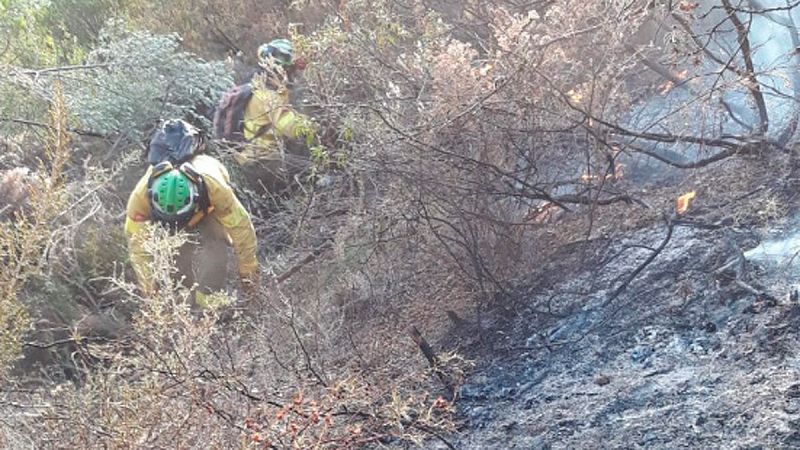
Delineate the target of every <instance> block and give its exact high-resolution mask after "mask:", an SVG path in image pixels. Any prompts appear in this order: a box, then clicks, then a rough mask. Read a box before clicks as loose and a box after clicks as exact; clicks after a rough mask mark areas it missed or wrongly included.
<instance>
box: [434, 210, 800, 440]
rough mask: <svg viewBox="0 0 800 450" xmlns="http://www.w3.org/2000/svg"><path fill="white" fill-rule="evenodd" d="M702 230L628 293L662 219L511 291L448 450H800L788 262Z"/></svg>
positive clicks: (669, 248)
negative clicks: (776, 261) (451, 449)
mask: <svg viewBox="0 0 800 450" xmlns="http://www.w3.org/2000/svg"><path fill="white" fill-rule="evenodd" d="M696 225H697V224H694V225H685V224H680V223H675V224H674V227H673V229H672V235H671V237H670V238H669V240H668V242H667V243H666V244H665V245H664V247H663V250H662V251H660V252H659V253H658V254H657V256H656V257H655V259H653V260H652V262H651V263H650V264H648V265H647V266H646V267H644V268H643V269H642V270H641V272H640V273H638V275H637V276H636V277H635V278H633V280H632V281H631V282H630V284H628V285H627V288H626V289H624V290H620V286H622V285H624V284H625V283H626V282H627V280H629V279H630V278H631V275H632V273H633V272H634V271H635V270H637V268H641V267H642V265H643V263H644V262H645V261H646V259H647V258H648V256H650V255H651V254H652V253H653V252H654V251H657V250H658V249H659V246H660V245H662V243H664V241H665V238H666V235H667V229H668V226H667V225H666V224H661V225H656V226H652V227H649V228H646V229H642V230H639V231H636V232H629V233H627V235H626V237H624V238H613V239H612V238H601V239H594V240H589V241H585V242H578V243H575V244H571V245H569V246H567V247H565V248H564V249H563V250H562V251H561V252H560V254H559V255H556V257H554V258H552V259H550V261H551V262H550V263H549V265H547V266H546V267H542V268H540V270H539V271H538V272H537V274H536V275H535V276H534V277H532V278H531V280H530V281H529V282H527V283H525V287H522V288H520V289H519V290H518V291H517V292H514V293H511V294H510V299H513V301H512V300H510V299H509V300H508V301H507V302H505V304H506V305H507V308H506V309H504V310H503V311H495V313H494V316H493V319H492V320H491V325H488V327H487V328H488V329H487V331H486V333H485V335H484V336H485V338H484V340H483V343H478V342H477V341H475V342H470V341H469V339H470V338H469V337H464V339H465V341H462V342H466V344H465V347H466V348H470V347H472V348H474V349H477V350H475V352H476V353H475V354H474V355H473V357H474V359H475V360H476V361H477V362H478V365H477V367H476V369H475V370H474V371H473V372H472V374H471V375H470V377H469V379H468V380H467V383H466V384H465V385H464V386H463V387H462V388H461V390H460V399H459V401H458V402H457V407H458V410H459V413H460V415H461V418H462V420H463V425H462V428H461V430H460V432H459V433H458V434H456V435H454V436H450V437H449V438H448V439H449V441H450V442H451V445H452V446H453V447H455V448H460V449H462V448H463V449H491V448H498V449H501V448H502V449H505V448H520V449H539V448H640V447H642V448H645V447H646V448H685V447H691V448H751V449H755V448H792V447H800V376H799V375H800V346H798V328H799V327H800V304H798V302H797V300H796V298H794V297H791V295H790V294H791V292H792V290H793V286H792V282H793V279H794V275H793V274H792V271H791V270H787V269H788V268H789V267H790V266H791V265H792V264H794V262H793V261H792V260H791V255H789V256H790V259H789V260H786V261H788V262H784V263H782V264H783V266H781V267H776V266H774V265H771V264H770V261H771V259H772V256H769V255H767V256H766V257H764V254H765V252H759V251H751V252H748V253H747V256H748V257H751V258H750V260H745V258H744V254H743V252H744V251H746V250H748V249H752V247H754V246H755V245H756V244H757V243H758V241H759V240H761V239H758V238H755V237H754V236H753V235H752V234H751V233H749V232H746V231H744V230H740V231H737V230H736V229H735V228H730V227H728V228H727V230H726V231H723V230H722V229H716V230H715V229H704V228H699V227H697V226H696ZM787 228H789V229H791V228H793V227H792V226H790V225H787ZM779 239H780V237H779ZM791 248H793V247H792V246H791V245H789V246H787V249H791ZM787 251H790V250H787ZM795 251H796V250H795ZM797 259H798V261H797V262H798V263H800V255H799V256H798V257H797ZM615 294H617V295H615ZM462 334H463V335H464V336H470V335H473V334H474V333H471V332H470V330H466V331H464V330H462ZM430 446H431V447H432V448H447V447H446V446H444V445H443V444H441V443H435V442H433V443H431V444H430Z"/></svg>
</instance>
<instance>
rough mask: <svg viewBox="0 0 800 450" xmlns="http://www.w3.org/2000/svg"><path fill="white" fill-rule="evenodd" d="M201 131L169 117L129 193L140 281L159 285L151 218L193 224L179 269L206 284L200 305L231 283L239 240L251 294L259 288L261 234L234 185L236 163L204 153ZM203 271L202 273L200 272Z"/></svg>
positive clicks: (198, 296)
mask: <svg viewBox="0 0 800 450" xmlns="http://www.w3.org/2000/svg"><path fill="white" fill-rule="evenodd" d="M203 145H204V142H203V139H202V135H201V134H200V132H199V131H198V130H197V129H196V128H194V127H193V126H191V125H189V124H188V123H186V122H184V121H182V120H169V121H166V122H165V123H164V124H162V126H161V127H160V129H159V130H158V131H157V132H156V133H155V134H154V135H153V138H152V140H151V142H150V149H149V155H148V161H149V162H150V164H151V166H150V167H149V168H148V169H147V171H146V172H145V174H144V175H143V176H142V178H141V179H140V180H139V182H138V183H137V184H136V187H135V188H134V189H133V192H131V194H130V197H129V198H128V205H127V215H126V218H125V233H126V234H127V236H128V241H129V252H130V258H131V263H132V264H133V267H134V270H135V272H136V276H137V278H138V281H139V285H140V287H141V289H142V291H144V292H145V293H152V292H153V291H154V290H155V289H156V284H155V281H154V279H153V273H152V268H151V263H152V255H150V254H148V253H147V251H146V250H145V248H144V243H143V241H142V237H143V234H142V231H143V229H144V225H145V224H146V223H147V222H155V223H159V224H161V225H164V226H166V227H168V228H169V229H170V230H173V231H174V230H185V231H187V232H189V233H190V235H191V236H190V239H189V240H188V241H187V242H186V243H185V244H184V245H183V246H182V247H181V248H180V250H179V252H178V258H177V266H178V267H177V268H178V275H179V276H182V277H184V278H183V279H184V285H186V286H187V287H191V286H193V285H194V284H195V281H196V282H197V284H198V287H197V290H196V291H195V292H194V294H195V295H194V298H195V302H196V303H197V304H198V305H199V306H206V305H207V304H208V301H207V300H208V295H209V294H211V293H214V292H219V291H222V290H224V288H225V279H226V275H227V247H228V245H229V244H232V245H233V248H234V252H235V254H236V257H237V259H238V263H239V268H238V270H239V277H240V279H241V281H242V289H243V291H244V293H245V296H246V297H252V296H253V295H254V293H255V292H256V291H257V289H258V284H259V283H258V281H259V278H258V275H259V274H258V263H257V259H256V235H255V230H254V228H253V223H252V221H251V220H250V215H249V214H248V212H247V211H246V210H245V209H244V207H243V206H242V204H241V203H240V202H239V200H238V199H237V198H236V195H235V194H234V192H233V189H232V188H231V186H230V176H229V175H228V170H227V169H226V168H225V166H223V165H222V163H221V162H220V161H218V160H217V159H215V158H213V157H211V156H210V155H205V154H201V152H202V150H203ZM195 272H197V276H196V277H195Z"/></svg>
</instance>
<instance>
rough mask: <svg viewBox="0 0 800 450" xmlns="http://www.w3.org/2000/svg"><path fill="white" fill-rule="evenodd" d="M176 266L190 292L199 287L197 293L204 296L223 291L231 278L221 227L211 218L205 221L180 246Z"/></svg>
mask: <svg viewBox="0 0 800 450" xmlns="http://www.w3.org/2000/svg"><path fill="white" fill-rule="evenodd" d="M176 263H177V267H178V276H179V277H182V279H183V281H182V283H183V285H184V286H186V287H187V288H191V287H192V286H193V285H194V284H195V283H197V290H198V291H199V292H201V293H203V294H210V293H213V292H219V291H222V290H224V289H225V279H226V277H227V274H228V239H227V237H226V235H225V231H224V229H223V228H222V225H221V224H220V223H219V222H217V221H216V220H214V219H212V218H209V217H206V218H205V219H203V220H202V221H201V222H200V223H199V224H198V225H197V228H196V229H195V230H193V231H191V232H190V233H189V239H188V240H187V242H186V243H185V244H183V245H182V246H181V248H180V250H179V251H178V257H177V262H176ZM194 297H195V296H194V295H192V298H193V299H194Z"/></svg>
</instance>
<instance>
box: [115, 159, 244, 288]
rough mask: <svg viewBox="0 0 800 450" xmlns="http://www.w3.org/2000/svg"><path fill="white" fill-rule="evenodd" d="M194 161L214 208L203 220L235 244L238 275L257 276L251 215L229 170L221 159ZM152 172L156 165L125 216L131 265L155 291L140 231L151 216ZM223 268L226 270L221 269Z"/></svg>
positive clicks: (135, 192) (133, 196) (142, 282)
mask: <svg viewBox="0 0 800 450" xmlns="http://www.w3.org/2000/svg"><path fill="white" fill-rule="evenodd" d="M191 164H192V166H193V167H194V169H195V170H196V171H197V172H198V173H199V174H200V176H202V177H203V181H204V182H205V185H206V189H207V191H208V198H209V202H210V206H212V207H213V210H211V209H210V208H209V211H210V212H209V215H208V217H204V218H202V220H203V221H206V220H212V221H214V222H215V224H216V225H217V226H212V227H209V228H210V229H212V230H217V231H215V233H218V234H220V236H216V237H217V238H221V239H226V240H228V242H230V243H231V244H233V249H234V252H235V253H236V257H237V259H238V261H239V275H240V276H241V277H242V278H248V279H250V278H252V277H254V276H255V275H256V272H257V270H258V262H257V260H256V233H255V229H254V228H253V223H252V221H251V220H250V215H249V214H248V213H247V211H246V210H245V209H244V207H243V206H242V204H241V203H240V202H239V199H237V198H236V195H235V194H234V193H233V189H232V188H231V186H230V176H229V175H228V170H227V169H226V168H225V166H223V165H222V163H221V162H219V161H218V160H216V159H215V158H213V157H211V156H208V155H197V156H195V157H194V158H192V160H191ZM152 171H153V167H152V166H151V167H149V168H148V169H147V172H145V174H144V176H142V178H141V179H140V180H139V182H138V183H137V184H136V187H135V188H134V189H133V192H131V195H130V197H129V198H128V207H127V215H126V218H125V233H126V234H127V236H128V251H129V253H130V258H131V264H132V265H133V268H134V270H135V271H136V276H137V278H138V280H139V285H140V286H141V287H142V290H144V291H145V292H152V290H153V288H154V281H153V277H152V270H151V267H150V264H151V261H152V258H151V256H150V255H148V254H147V252H146V251H145V249H144V245H143V242H142V234H141V232H142V230H143V229H144V225H145V223H146V222H148V221H149V220H150V218H151V216H150V201H149V200H148V198H147V182H148V180H149V179H150V174H151V173H152ZM198 214H202V213H198ZM215 224H212V225H215ZM221 270H225V269H224V268H221Z"/></svg>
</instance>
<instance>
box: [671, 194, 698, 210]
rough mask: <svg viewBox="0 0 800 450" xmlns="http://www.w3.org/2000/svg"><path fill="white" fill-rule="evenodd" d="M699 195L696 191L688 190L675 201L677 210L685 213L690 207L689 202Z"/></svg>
mask: <svg viewBox="0 0 800 450" xmlns="http://www.w3.org/2000/svg"><path fill="white" fill-rule="evenodd" d="M695 197H697V193H695V191H691V192H687V193H685V194H683V195H681V196H680V197H678V199H677V200H676V201H675V211H677V213H678V214H683V213H685V212H686V211H687V210H688V209H689V204H690V203H691V202H692V200H694V198H695Z"/></svg>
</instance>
